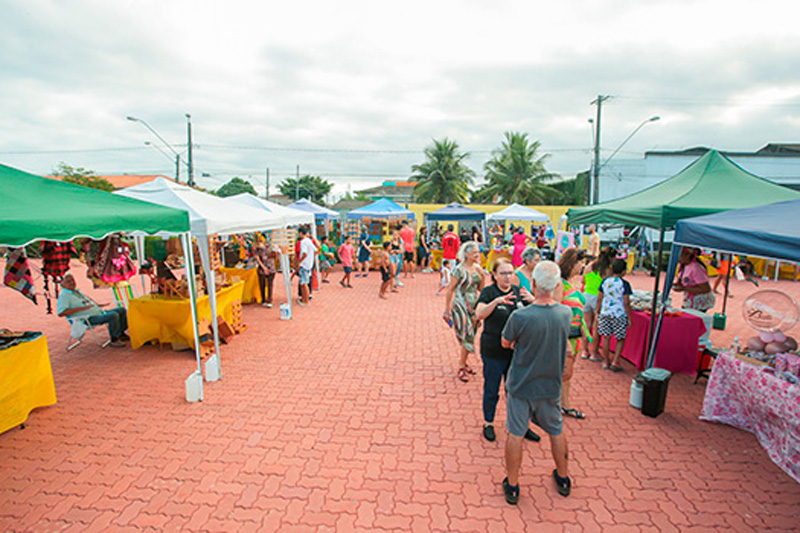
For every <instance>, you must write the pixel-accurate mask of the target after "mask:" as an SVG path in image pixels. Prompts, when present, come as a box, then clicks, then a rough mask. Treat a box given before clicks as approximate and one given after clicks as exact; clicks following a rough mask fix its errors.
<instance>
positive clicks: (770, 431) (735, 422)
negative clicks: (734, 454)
mask: <svg viewBox="0 0 800 533" xmlns="http://www.w3.org/2000/svg"><path fill="white" fill-rule="evenodd" d="M762 368H763V367H758V366H755V365H751V364H750V363H747V362H745V361H742V360H741V359H737V358H736V357H734V356H733V355H731V354H730V353H727V352H723V353H720V354H719V355H718V356H717V360H716V362H715V363H714V369H713V370H712V371H711V378H710V379H709V380H708V386H707V387H706V397H705V400H704V401H703V411H702V413H701V414H700V419H701V420H708V421H710V422H723V423H725V424H730V425H731V426H734V427H737V428H739V429H744V430H745V431H749V432H750V433H753V434H754V435H755V436H756V437H757V438H758V442H760V443H761V446H763V447H764V449H765V450H766V451H767V454H769V456H770V458H771V459H772V460H773V461H774V462H775V464H777V465H778V466H780V467H781V468H782V469H783V470H784V472H786V473H787V474H789V475H790V476H792V477H793V478H794V479H795V480H796V481H798V482H800V386H798V385H791V384H789V383H788V382H787V381H785V380H783V379H780V378H777V377H775V376H774V375H772V374H769V373H767V372H764V371H763V370H762Z"/></svg>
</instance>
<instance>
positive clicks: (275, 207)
mask: <svg viewBox="0 0 800 533" xmlns="http://www.w3.org/2000/svg"><path fill="white" fill-rule="evenodd" d="M224 200H225V201H226V202H231V203H236V204H239V205H247V206H250V207H255V208H257V209H263V210H264V211H266V212H268V213H271V214H272V215H274V216H275V217H276V221H275V222H276V224H277V225H276V226H275V228H284V227H287V226H298V225H300V224H313V223H314V215H313V214H312V213H309V212H307V211H301V210H300V209H292V208H291V207H286V206H282V205H279V204H276V203H274V202H270V201H269V200H264V199H263V198H259V197H257V196H253V195H252V194H250V193H249V192H244V193H242V194H237V195H235V196H229V197H228V198H225V199H224ZM275 228H264V229H275Z"/></svg>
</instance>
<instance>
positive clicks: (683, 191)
mask: <svg viewBox="0 0 800 533" xmlns="http://www.w3.org/2000/svg"><path fill="white" fill-rule="evenodd" d="M787 198H800V192H796V191H793V190H791V189H788V188H786V187H782V186H780V185H776V184H774V183H772V182H770V181H767V180H765V179H763V178H759V177H758V176H755V175H753V174H751V173H749V172H747V171H745V170H743V169H742V168H741V167H739V166H738V165H737V164H736V163H734V162H733V161H731V160H730V159H728V158H727V157H725V156H724V155H721V154H720V153H719V152H717V151H716V150H710V151H709V152H707V153H706V154H705V155H703V156H702V157H700V158H698V159H697V160H695V161H694V162H692V163H691V164H690V165H689V166H687V167H686V168H685V169H683V170H682V171H680V172H679V173H678V174H676V175H675V176H673V177H671V178H669V179H668V180H665V181H662V182H661V183H658V184H656V185H653V186H652V187H649V188H647V189H644V190H642V191H639V192H637V193H634V194H631V195H629V196H625V197H623V198H618V199H616V200H611V201H609V202H603V203H600V204H597V205H593V206H588V207H578V208H572V209H570V210H569V213H568V215H569V223H570V224H590V223H598V222H615V223H618V224H630V225H635V226H647V227H650V228H656V229H671V228H674V227H675V223H676V222H677V221H678V220H681V219H683V218H690V217H697V216H702V215H708V214H711V213H716V212H719V211H727V210H730V209H742V208H746V207H753V206H757V205H764V204H769V203H773V202H778V201H781V200H785V199H787Z"/></svg>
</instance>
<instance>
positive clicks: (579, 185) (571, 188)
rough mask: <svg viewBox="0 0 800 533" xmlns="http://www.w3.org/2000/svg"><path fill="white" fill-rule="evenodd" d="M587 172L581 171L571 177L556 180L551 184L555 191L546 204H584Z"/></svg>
mask: <svg viewBox="0 0 800 533" xmlns="http://www.w3.org/2000/svg"><path fill="white" fill-rule="evenodd" d="M588 176H589V172H581V173H579V174H578V175H577V176H575V177H574V178H572V179H568V180H563V181H558V182H555V183H553V184H552V185H551V186H552V187H553V189H554V190H555V191H556V194H555V195H553V196H552V197H551V198H550V199H549V200H548V202H547V205H586V182H587V178H588Z"/></svg>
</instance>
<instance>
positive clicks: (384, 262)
mask: <svg viewBox="0 0 800 533" xmlns="http://www.w3.org/2000/svg"><path fill="white" fill-rule="evenodd" d="M390 245H391V242H389V241H386V242H385V243H383V250H381V252H380V254H379V255H378V266H379V267H380V270H381V288H380V290H379V291H378V296H380V297H381V298H383V299H384V300H386V291H387V290H388V289H389V287H390V286H391V285H392V267H391V263H390V260H389V246H390ZM393 292H397V289H393Z"/></svg>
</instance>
